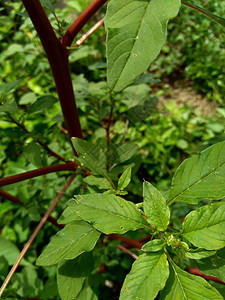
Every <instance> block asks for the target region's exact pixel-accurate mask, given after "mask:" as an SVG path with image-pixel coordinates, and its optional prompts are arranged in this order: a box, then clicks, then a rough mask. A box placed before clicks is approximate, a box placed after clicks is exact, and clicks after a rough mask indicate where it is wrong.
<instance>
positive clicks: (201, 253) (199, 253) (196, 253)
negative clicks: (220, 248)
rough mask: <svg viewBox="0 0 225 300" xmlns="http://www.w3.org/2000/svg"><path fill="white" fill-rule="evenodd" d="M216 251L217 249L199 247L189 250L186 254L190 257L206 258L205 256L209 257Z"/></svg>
mask: <svg viewBox="0 0 225 300" xmlns="http://www.w3.org/2000/svg"><path fill="white" fill-rule="evenodd" d="M215 253H216V251H213V250H212V251H207V250H205V249H201V248H198V249H194V250H193V249H190V250H189V251H187V252H186V253H185V256H187V257H188V258H191V259H202V258H205V257H209V256H212V255H214V254H215Z"/></svg>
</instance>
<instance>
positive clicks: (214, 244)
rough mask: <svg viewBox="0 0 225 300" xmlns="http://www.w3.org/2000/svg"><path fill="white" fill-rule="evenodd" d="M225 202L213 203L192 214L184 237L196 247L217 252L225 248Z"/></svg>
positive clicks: (186, 219)
mask: <svg viewBox="0 0 225 300" xmlns="http://www.w3.org/2000/svg"><path fill="white" fill-rule="evenodd" d="M224 212H225V202H220V203H213V204H209V205H206V206H203V207H201V208H199V209H197V210H195V211H192V212H190V213H189V214H188V215H187V216H186V218H185V220H184V222H183V233H182V235H183V236H184V237H185V238H186V239H187V240H188V241H190V242H191V243H192V244H193V245H195V246H196V247H200V248H204V249H207V250H215V249H220V248H223V247H225V213H224Z"/></svg>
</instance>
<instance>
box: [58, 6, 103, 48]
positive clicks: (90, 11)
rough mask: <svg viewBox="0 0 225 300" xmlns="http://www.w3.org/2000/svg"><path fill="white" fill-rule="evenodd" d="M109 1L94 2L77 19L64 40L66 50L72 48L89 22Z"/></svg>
mask: <svg viewBox="0 0 225 300" xmlns="http://www.w3.org/2000/svg"><path fill="white" fill-rule="evenodd" d="M107 1H108V0H93V1H92V2H91V3H90V4H89V5H88V6H87V8H86V9H85V10H84V11H83V12H82V13H81V14H80V15H79V16H78V17H77V19H76V20H75V21H74V22H73V23H72V25H71V26H70V28H69V29H68V30H67V32H66V33H65V35H64V37H63V38H62V44H63V46H64V48H66V47H69V46H71V44H72V42H73V40H74V39H75V37H76V36H77V34H78V33H79V32H80V30H81V29H82V28H83V27H84V25H85V24H86V23H87V21H89V20H90V18H91V17H92V16H93V15H94V14H95V13H96V12H97V11H98V10H99V9H100V8H101V7H102V6H103V5H104V4H105V3H106V2H107Z"/></svg>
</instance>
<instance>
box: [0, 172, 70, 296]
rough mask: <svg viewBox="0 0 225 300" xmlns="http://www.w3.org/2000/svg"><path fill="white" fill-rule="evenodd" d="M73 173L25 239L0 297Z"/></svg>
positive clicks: (65, 188) (68, 183)
mask: <svg viewBox="0 0 225 300" xmlns="http://www.w3.org/2000/svg"><path fill="white" fill-rule="evenodd" d="M74 178H75V175H72V176H71V177H70V178H69V180H68V181H67V183H66V184H65V185H64V187H63V189H62V190H61V192H60V193H59V194H58V196H57V197H56V198H55V200H54V201H53V203H52V205H51V206H50V207H49V209H48V210H47V212H46V213H45V215H44V216H43V218H42V219H41V221H40V223H39V224H38V226H37V227H36V229H35V230H34V232H33V233H32V235H31V237H30V238H29V240H28V241H27V243H26V245H25V246H24V248H23V250H22V251H21V252H20V255H19V256H18V258H17V260H16V262H15V263H14V265H13V266H12V269H11V270H10V272H9V274H8V275H7V277H6V279H5V281H4V282H3V284H2V286H1V289H0V298H1V296H2V294H3V292H4V290H5V289H6V287H7V285H8V284H9V282H10V280H11V278H12V276H13V274H14V273H15V271H16V269H17V267H18V266H19V264H20V262H21V260H22V259H23V257H24V256H25V254H26V252H27V250H28V249H29V248H30V246H31V244H32V243H33V241H34V239H35V238H36V236H37V235H38V233H39V231H40V230H41V228H42V227H43V225H44V224H45V222H46V221H47V219H48V217H49V216H50V214H51V213H52V211H53V209H54V208H55V207H56V205H57V203H58V202H59V200H60V199H61V198H62V196H63V195H64V193H65V192H66V190H67V188H68V187H69V185H70V184H71V183H72V181H73V180H74Z"/></svg>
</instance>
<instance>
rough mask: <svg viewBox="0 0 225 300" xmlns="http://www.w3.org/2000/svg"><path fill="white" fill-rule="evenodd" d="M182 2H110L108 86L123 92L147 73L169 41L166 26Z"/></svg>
mask: <svg viewBox="0 0 225 300" xmlns="http://www.w3.org/2000/svg"><path fill="white" fill-rule="evenodd" d="M179 7H180V0H151V1H149V0H144V1H139V0H130V1H127V0H111V1H110V2H109V4H108V9H107V13H106V19H105V26H106V30H107V63H108V74H107V76H108V84H109V87H110V88H111V89H113V90H115V91H121V90H122V89H124V88H125V87H126V86H128V85H129V84H130V83H131V82H132V81H133V80H134V79H135V78H136V77H137V76H138V75H140V74H141V73H142V72H143V71H145V70H146V69H147V68H148V67H149V65H150V64H151V62H152V61H153V60H154V59H155V58H156V57H157V56H158V54H159V52H160V50H161V48H162V46H163V44H164V43H165V40H166V31H167V30H166V25H167V22H168V20H169V19H171V18H173V17H175V16H176V15H177V13H178V11H179Z"/></svg>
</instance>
